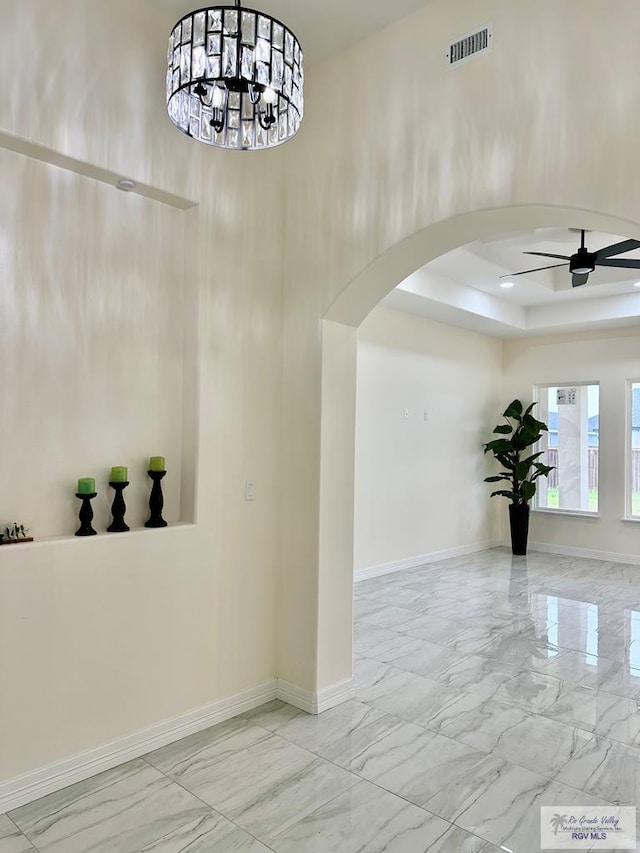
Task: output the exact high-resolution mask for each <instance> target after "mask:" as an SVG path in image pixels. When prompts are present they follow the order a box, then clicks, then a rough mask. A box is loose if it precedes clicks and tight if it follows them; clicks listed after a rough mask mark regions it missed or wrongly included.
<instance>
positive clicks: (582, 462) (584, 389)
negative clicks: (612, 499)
mask: <svg viewBox="0 0 640 853" xmlns="http://www.w3.org/2000/svg"><path fill="white" fill-rule="evenodd" d="M639 387H640V385H639ZM537 399H538V407H537V416H538V418H539V419H540V420H542V421H544V422H545V423H546V424H547V425H548V427H549V432H548V433H547V434H546V435H545V436H544V438H543V441H542V443H541V446H540V448H539V449H540V450H543V451H544V454H545V455H544V456H543V457H542V458H541V461H543V462H545V463H546V464H547V465H553V466H554V470H553V471H552V472H551V474H550V475H549V478H548V479H545V478H544V477H541V478H540V479H539V480H538V494H537V501H536V506H537V507H539V508H540V509H556V510H567V511H572V512H597V511H598V452H599V446H600V403H599V399H600V388H599V386H598V385H596V384H593V385H580V384H576V385H553V386H546V385H544V386H538V388H537ZM639 446H640V445H639ZM639 497H640V496H639ZM639 512H640V506H639Z"/></svg>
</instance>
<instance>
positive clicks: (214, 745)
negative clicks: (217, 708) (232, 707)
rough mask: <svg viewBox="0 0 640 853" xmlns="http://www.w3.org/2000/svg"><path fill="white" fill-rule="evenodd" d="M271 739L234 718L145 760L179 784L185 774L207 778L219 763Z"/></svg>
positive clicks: (191, 736) (264, 733)
mask: <svg viewBox="0 0 640 853" xmlns="http://www.w3.org/2000/svg"><path fill="white" fill-rule="evenodd" d="M271 737H272V735H270V733H269V732H268V731H265V729H263V728H260V727H259V726H256V725H254V724H253V723H250V722H248V721H247V720H243V719H241V718H240V717H234V718H233V719H232V720H227V721H226V722H224V723H220V724H219V725H217V726H212V727H211V728H209V729H205V730H204V731H202V732H198V733H197V734H194V735H190V736H189V737H186V738H182V740H179V741H177V742H176V743H172V744H169V746H165V747H162V749H157V750H155V751H154V752H150V753H148V754H147V755H145V759H146V761H147V762H148V763H149V764H151V765H153V766H154V767H157V768H158V770H160V771H161V772H162V773H165V774H166V775H167V776H170V777H171V778H173V779H178V780H180V778H181V777H182V776H183V774H184V773H186V772H189V773H190V774H194V773H197V772H199V771H200V770H202V772H203V773H204V774H206V773H207V771H208V769H209V768H210V767H211V766H212V765H213V764H215V763H216V762H218V761H223V760H224V759H226V758H233V756H235V755H238V754H241V753H243V752H244V750H246V749H250V748H251V747H254V746H256V745H260V744H262V743H265V742H267V741H269V740H270V738H271Z"/></svg>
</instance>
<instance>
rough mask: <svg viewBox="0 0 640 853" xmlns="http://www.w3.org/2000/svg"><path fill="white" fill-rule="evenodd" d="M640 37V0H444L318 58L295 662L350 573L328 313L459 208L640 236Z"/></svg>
mask: <svg viewBox="0 0 640 853" xmlns="http://www.w3.org/2000/svg"><path fill="white" fill-rule="evenodd" d="M487 21H492V22H493V25H494V39H495V41H494V50H493V53H492V54H491V55H490V56H489V57H485V58H483V59H482V61H480V60H478V61H476V62H472V63H469V64H468V65H465V66H464V67H461V68H459V69H458V70H456V71H451V72H447V71H446V70H445V63H444V56H445V53H446V47H447V45H448V43H449V41H450V40H451V39H453V38H455V37H457V36H459V35H461V34H464V33H467V32H469V31H471V30H473V29H474V27H476V26H480V25H482V24H485V23H486V22H487ZM639 36H640V19H638V16H637V14H636V6H635V4H634V2H633V0H614V2H612V3H606V4H603V3H601V2H599V0H561V2H557V0H541V2H539V3H536V4H535V8H534V7H532V6H530V5H528V4H522V3H513V2H510V0H473V1H472V0H455V2H451V0H433V2H429V3H426V4H425V6H424V8H423V9H421V10H419V11H418V12H416V13H415V14H414V15H412V16H410V17H408V18H405V19H402V20H399V21H397V22H396V23H395V24H394V25H393V26H391V27H389V28H388V29H386V30H385V31H384V32H382V33H379V34H376V35H374V36H372V37H371V38H369V39H366V40H363V41H362V42H360V43H359V44H358V45H356V46H355V47H354V48H353V49H351V50H350V51H348V52H344V53H341V54H340V55H339V56H336V57H334V58H332V59H331V60H330V61H328V62H326V63H324V64H323V65H320V66H318V67H316V68H314V69H312V70H311V71H310V73H309V74H308V78H307V79H308V85H307V91H306V106H307V112H306V116H305V123H304V125H303V128H302V131H301V133H300V136H299V139H298V140H296V142H295V144H293V145H292V146H291V147H290V148H289V149H288V150H287V152H286V164H287V170H286V198H287V204H286V225H285V246H286V249H287V256H286V262H285V281H284V288H285V291H284V293H285V321H284V367H283V376H284V401H283V402H284V408H283V418H284V421H283V423H284V428H283V433H284V436H285V442H286V444H285V446H286V447H287V454H286V457H285V458H284V459H283V462H284V469H283V485H284V495H285V498H284V501H285V503H284V506H285V512H284V514H283V531H282V533H283V574H282V587H281V588H282V589H283V590H284V591H285V592H284V594H283V595H282V596H281V598H280V609H279V618H280V634H279V636H280V642H279V659H280V668H281V672H283V674H284V677H290V678H291V679H292V680H295V679H296V678H298V677H302V674H303V673H304V672H308V671H310V670H312V668H313V651H312V650H313V648H314V643H315V639H314V638H315V632H316V626H317V620H316V619H315V618H314V613H315V610H316V601H317V590H318V588H319V584H320V583H322V584H323V586H325V588H326V592H325V594H324V596H323V601H324V602H325V606H326V608H327V612H326V613H320V614H319V616H318V618H319V619H320V621H321V622H322V621H326V622H327V624H330V623H331V621H332V620H334V619H335V620H337V619H345V618H346V613H343V612H342V611H341V610H340V609H338V610H336V611H335V612H333V613H332V607H333V606H334V605H333V604H332V602H341V601H343V600H344V597H345V596H348V595H349V590H350V585H351V572H350V570H349V562H348V559H347V556H343V558H341V559H340V560H336V561H335V563H334V564H333V567H323V578H322V580H321V579H320V578H319V565H320V564H319V561H318V550H320V551H322V549H323V545H322V544H320V545H318V542H319V538H320V537H321V535H322V528H321V525H319V522H318V519H319V512H318V507H319V502H318V501H319V497H318V496H319V489H320V482H336V483H338V482H339V477H338V476H332V468H333V467H334V466H335V465H336V464H338V459H337V457H336V456H332V455H331V454H328V455H327V454H325V455H324V457H321V455H320V452H321V447H322V446H323V441H322V439H321V435H320V432H321V424H322V428H323V429H326V428H329V427H330V425H328V424H327V423H326V419H325V418H322V420H321V417H320V407H321V389H322V380H321V370H320V366H321V365H322V363H323V356H322V342H321V336H320V319H321V318H322V317H323V316H325V315H327V316H329V317H330V319H331V320H333V321H338V322H343V323H353V324H354V325H357V324H359V323H360V322H361V320H362V318H364V317H365V316H366V314H367V313H368V312H369V311H370V310H371V309H372V308H373V307H374V306H375V304H376V303H377V302H378V301H379V299H380V298H381V296H383V295H384V294H385V293H386V292H388V291H389V290H390V289H391V288H392V287H394V286H395V285H396V284H398V283H399V281H400V280H401V279H402V278H404V277H405V276H406V275H408V274H409V273H410V272H413V271H414V270H415V269H416V268H418V267H419V266H420V265H421V264H423V263H424V262H426V261H427V260H429V259H430V258H431V257H433V256H434V255H436V254H438V253H440V252H442V251H445V250H446V249H447V248H454V247H455V246H456V245H459V243H458V242H457V240H459V239H460V237H461V235H462V236H463V239H462V241H461V242H466V240H465V239H464V234H463V231H461V230H459V229H458V228H457V227H456V224H457V222H458V221H459V220H456V219H455V217H464V216H465V215H466V214H471V213H473V212H476V211H483V210H487V209H492V208H503V209H506V210H509V209H513V208H515V209H516V210H517V209H521V208H527V207H528V206H538V207H539V208H540V209H541V207H542V206H546V207H547V209H549V210H551V211H552V212H553V211H554V210H564V211H570V209H576V210H580V211H600V212H602V213H604V214H607V215H608V216H610V217H617V218H619V219H621V220H625V221H626V222H625V223H624V224H622V223H621V224H620V227H621V228H622V229H623V230H622V231H620V232H614V233H628V235H629V236H640V228H639V227H638V224H637V223H638V222H640V207H639V205H638V198H640V192H639V190H640V173H639V172H638V170H637V169H636V168H635V161H636V145H635V140H636V138H637V135H638V132H639V131H640V127H638V124H639V122H640V119H639V118H638V113H637V111H636V110H635V104H636V103H637V102H638V99H639V98H640V55H639V54H638V51H637V42H638V37H639ZM612 57H615V61H613V60H612ZM612 93H615V95H614V96H613V97H612ZM596 104H597V105H598V106H597V108H596V107H595V106H594V105H596ZM573 218H575V217H573ZM587 218H588V217H587ZM534 220H535V217H534ZM570 220H571V217H570V215H567V216H566V217H565V219H564V220H562V222H564V224H568V225H575V224H576V223H575V222H572V221H570ZM470 221H471V222H472V221H473V220H470ZM516 221H517V217H516V216H513V217H511V220H509V217H508V215H507V216H506V217H505V218H504V221H503V230H507V231H508V230H512V229H513V228H514V227H515V228H516V229H517V227H518V225H517V224H515V223H516ZM536 221H537V220H536ZM537 224H538V225H540V226H542V225H554V224H561V217H559V216H558V217H553V216H551V217H550V220H548V221H537ZM534 227H535V226H534ZM583 227H591V226H590V225H585V226H583ZM494 233H499V232H498V231H496V232H494ZM469 239H470V240H472V239H476V238H475V237H474V236H473V234H472V236H470V237H469ZM338 297H339V298H338ZM336 305H338V307H336ZM332 306H333V308H332ZM342 307H344V310H343V311H341V310H338V309H339V308H342ZM347 309H348V310H347ZM325 361H329V362H331V361H332V358H328V359H327V358H325ZM351 370H352V367H351V366H350V365H345V374H346V375H349V374H350V372H351ZM353 393H355V390H354V392H353ZM349 405H351V404H349ZM339 463H340V464H344V459H343V458H341V459H340V460H339ZM325 468H327V470H326V471H325V470H324V469H325ZM321 472H322V473H321ZM301 480H303V481H304V482H305V483H306V484H307V486H308V488H307V489H306V490H305V491H304V493H302V494H300V492H299V490H298V489H297V484H298V483H299V482H300V481H301ZM335 606H336V607H338V605H335ZM341 630H342V629H341ZM344 633H345V635H346V632H344ZM340 660H341V664H340V674H341V675H342V676H343V677H347V676H348V675H349V674H350V667H349V666H348V664H347V661H348V660H349V656H348V655H347V654H344V653H342V654H341V655H340ZM327 671H331V672H332V673H333V675H334V677H336V670H335V669H333V668H331V667H327ZM320 686H323V685H320Z"/></svg>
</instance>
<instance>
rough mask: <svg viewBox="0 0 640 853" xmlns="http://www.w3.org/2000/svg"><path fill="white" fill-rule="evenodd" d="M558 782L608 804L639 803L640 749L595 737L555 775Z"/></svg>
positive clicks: (598, 736) (632, 804) (630, 804)
mask: <svg viewBox="0 0 640 853" xmlns="http://www.w3.org/2000/svg"><path fill="white" fill-rule="evenodd" d="M557 779H558V781H560V782H562V783H564V784H566V785H571V786H572V787H574V788H580V790H582V791H585V792H586V793H587V794H592V795H593V796H594V797H600V798H602V799H603V800H606V801H607V802H609V803H614V804H616V805H621V806H635V805H637V804H638V803H640V750H638V749H635V748H634V747H631V746H626V745H625V744H622V743H618V742H617V741H613V740H609V738H606V737H601V736H600V735H597V736H596V737H594V738H593V739H592V740H590V741H589V742H587V743H585V744H584V745H583V746H582V748H581V749H579V750H578V751H577V752H576V754H575V755H574V756H573V758H572V759H571V760H570V761H569V762H568V764H566V766H565V767H564V768H563V769H562V770H561V771H560V772H559V773H558V775H557Z"/></svg>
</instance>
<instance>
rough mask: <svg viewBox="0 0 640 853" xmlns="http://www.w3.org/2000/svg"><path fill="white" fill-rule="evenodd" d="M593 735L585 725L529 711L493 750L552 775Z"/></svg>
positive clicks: (512, 760)
mask: <svg viewBox="0 0 640 853" xmlns="http://www.w3.org/2000/svg"><path fill="white" fill-rule="evenodd" d="M593 738H594V735H593V734H592V733H591V732H588V731H585V730H584V729H578V728H576V727H575V726H570V725H567V724H566V723H560V722H558V721H557V720H551V719H549V718H547V717H541V716H538V715H537V714H529V715H527V716H526V718H525V719H523V720H521V721H520V722H518V723H516V725H514V726H512V727H511V728H508V729H505V731H504V732H503V733H502V734H501V735H500V737H499V739H498V740H497V742H496V744H495V746H494V748H493V754H494V755H497V756H499V757H500V758H504V759H506V760H507V761H510V762H511V763H512V764H519V765H520V766H521V767H525V768H526V769H527V770H532V771H533V772H534V773H540V774H541V775H542V776H548V777H549V778H550V779H553V778H555V777H557V775H558V773H559V772H560V771H561V770H562V768H563V767H564V766H565V765H566V764H567V763H568V762H569V761H570V760H571V759H572V758H573V757H574V756H575V755H576V753H578V752H579V751H580V750H581V749H582V748H583V747H584V746H585V745H586V744H588V743H589V741H591V740H593Z"/></svg>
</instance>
